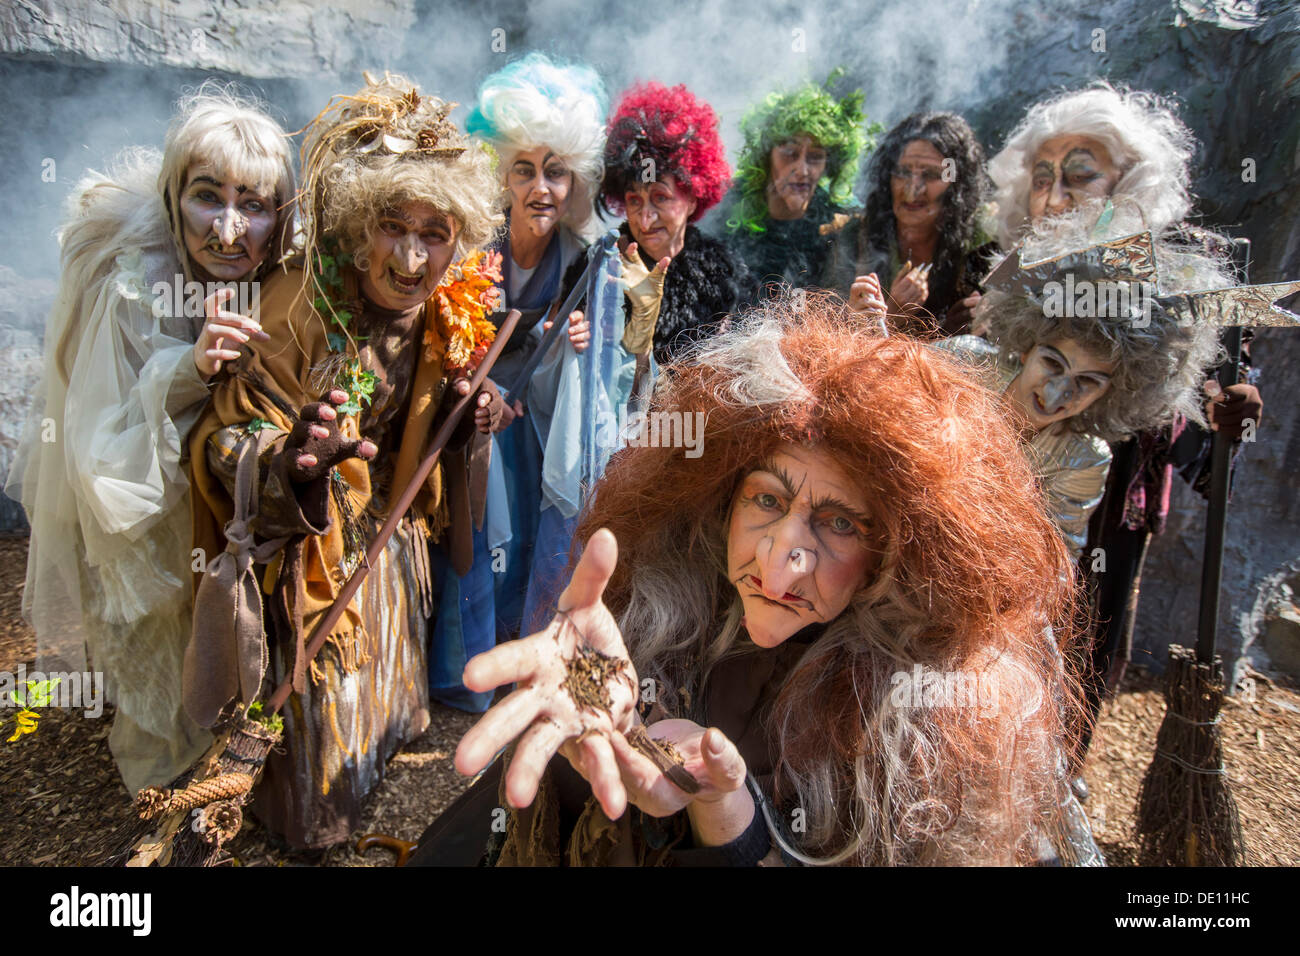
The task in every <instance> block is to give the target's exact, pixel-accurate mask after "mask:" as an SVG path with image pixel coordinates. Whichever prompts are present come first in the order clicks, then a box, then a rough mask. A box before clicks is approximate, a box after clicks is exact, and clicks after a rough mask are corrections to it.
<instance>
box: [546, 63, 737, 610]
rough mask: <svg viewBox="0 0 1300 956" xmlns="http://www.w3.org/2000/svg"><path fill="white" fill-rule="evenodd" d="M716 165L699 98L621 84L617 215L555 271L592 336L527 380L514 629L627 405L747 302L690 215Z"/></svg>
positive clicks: (618, 434)
mask: <svg viewBox="0 0 1300 956" xmlns="http://www.w3.org/2000/svg"><path fill="white" fill-rule="evenodd" d="M728 176H729V170H728V169H727V162H726V158H725V156H724V153H723V147H722V140H721V139H720V138H719V136H718V128H717V116H716V114H715V113H714V112H713V109H712V108H711V107H710V106H709V105H708V104H707V103H704V102H703V101H701V100H699V99H697V98H696V97H695V96H694V95H693V94H692V93H691V92H690V91H689V90H687V89H686V87H684V86H675V87H672V88H667V87H664V86H662V85H660V84H658V83H648V84H645V85H643V86H636V87H633V88H632V89H631V90H629V91H628V92H626V93H625V94H624V95H623V98H622V99H621V100H620V101H619V103H618V105H617V106H616V107H615V109H614V114H613V116H612V117H611V118H610V121H609V127H608V134H607V137H606V143H605V178H604V181H603V183H602V184H601V191H600V197H599V201H600V204H601V206H602V207H603V208H604V209H605V210H607V211H609V212H612V213H614V214H618V215H625V216H626V219H625V221H624V222H623V223H622V224H621V225H620V226H619V228H618V230H617V232H616V233H611V234H608V235H606V236H605V237H604V238H602V240H601V241H599V242H597V243H594V244H593V246H592V250H591V252H590V253H589V256H588V258H587V260H586V261H585V262H577V263H575V264H574V265H573V266H572V267H571V268H570V270H569V275H568V276H566V277H565V291H566V294H567V292H568V291H569V290H571V289H573V288H574V287H575V286H577V285H578V283H579V282H581V281H585V282H586V283H587V285H586V289H585V294H586V300H587V303H586V304H587V318H588V320H589V322H590V325H591V335H592V340H591V347H590V348H589V349H588V351H587V352H586V353H584V354H583V355H582V356H581V357H580V358H579V357H577V356H573V355H572V354H571V353H566V352H560V353H559V354H555V355H552V356H548V360H547V362H546V363H544V364H543V365H542V366H541V367H540V368H539V369H538V370H537V372H536V374H535V375H534V376H533V379H532V383H531V388H532V389H533V390H534V391H535V392H541V393H543V394H546V395H555V396H556V397H555V399H554V401H548V403H547V404H548V406H549V409H550V412H549V418H548V419H545V420H543V419H541V418H538V419H537V420H536V425H537V429H538V434H539V436H540V437H541V440H542V447H543V464H542V510H541V516H540V518H539V522H538V534H537V544H536V546H535V548H534V553H533V563H532V566H531V573H530V577H529V582H528V594H527V598H526V600H525V605H524V629H525V630H527V631H532V630H536V629H537V628H538V627H540V626H542V625H543V624H544V623H545V622H546V621H547V620H549V619H550V608H551V606H552V605H553V603H554V600H555V597H556V595H558V593H559V591H560V589H561V588H562V587H563V583H564V582H563V576H562V573H561V572H562V570H563V568H564V566H565V564H566V563H567V561H568V553H569V546H570V543H571V542H572V539H573V531H574V528H575V527H576V524H577V516H578V512H579V511H580V510H581V508H582V505H583V503H584V500H585V497H586V495H587V494H588V493H589V491H590V489H591V488H592V487H594V485H595V483H596V481H598V480H599V478H600V475H601V472H602V471H603V470H604V466H605V462H606V461H607V460H608V459H609V456H610V454H611V452H612V451H613V450H614V448H615V447H617V445H618V444H619V443H620V442H622V441H623V438H624V436H625V428H624V426H625V425H626V424H627V423H628V418H629V412H630V413H631V415H632V418H633V419H634V420H635V419H636V416H637V415H639V414H640V412H641V411H642V410H643V408H644V402H645V400H646V397H647V396H648V395H649V393H650V391H651V389H652V387H653V382H654V380H655V374H656V369H657V363H661V362H667V361H669V360H671V359H672V358H673V357H674V356H676V355H677V354H678V353H679V352H681V351H682V350H683V349H685V348H686V347H688V346H689V345H690V344H691V343H692V342H694V341H696V340H699V339H701V338H704V337H707V336H709V335H711V334H713V333H714V332H716V331H717V329H718V328H720V327H721V325H722V324H723V321H724V320H725V318H726V316H727V315H728V314H729V313H730V312H732V311H733V310H735V309H736V308H737V307H738V306H740V305H741V304H742V303H744V302H746V301H748V298H749V296H750V294H751V293H750V282H749V274H748V271H747V270H746V268H745V265H744V263H743V262H741V261H740V260H738V259H736V258H735V257H734V256H733V255H732V254H731V252H730V251H729V250H728V249H727V247H726V246H725V245H724V244H723V243H721V242H720V241H718V240H717V239H713V238H711V237H709V236H706V235H705V234H704V233H702V232H700V230H699V229H697V228H696V227H695V226H694V223H695V222H696V221H697V220H698V219H699V218H700V217H701V216H703V215H704V213H705V212H707V211H708V210H709V209H710V208H712V207H713V206H714V205H715V204H717V202H718V201H719V200H720V199H721V198H722V195H723V192H724V191H725V189H726V186H727V179H728ZM615 243H617V245H615ZM588 265H590V269H588V271H587V272H586V279H585V280H584V279H583V270H584V269H585V268H587V267H588ZM619 289H621V290H622V294H617V290H619ZM611 290H613V291H611ZM536 411H537V410H536V409H534V412H535V413H536ZM641 421H642V422H644V421H645V420H644V419H641ZM678 437H679V439H680V438H682V437H684V436H682V435H679V436H678Z"/></svg>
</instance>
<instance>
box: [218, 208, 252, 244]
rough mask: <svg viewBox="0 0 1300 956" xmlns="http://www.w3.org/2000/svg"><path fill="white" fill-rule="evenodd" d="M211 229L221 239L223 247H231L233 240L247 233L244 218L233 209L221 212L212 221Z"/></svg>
mask: <svg viewBox="0 0 1300 956" xmlns="http://www.w3.org/2000/svg"><path fill="white" fill-rule="evenodd" d="M212 228H213V230H214V231H215V232H216V234H217V236H218V238H220V239H221V244H222V245H225V246H233V245H234V244H235V240H236V239H238V238H239V237H240V236H242V235H243V234H244V233H245V232H247V231H248V225H247V223H245V222H244V217H243V216H241V215H240V214H239V213H238V212H236V211H235V210H234V209H226V210H225V211H224V212H222V213H221V215H220V216H218V217H217V218H216V219H214V220H213V221H212Z"/></svg>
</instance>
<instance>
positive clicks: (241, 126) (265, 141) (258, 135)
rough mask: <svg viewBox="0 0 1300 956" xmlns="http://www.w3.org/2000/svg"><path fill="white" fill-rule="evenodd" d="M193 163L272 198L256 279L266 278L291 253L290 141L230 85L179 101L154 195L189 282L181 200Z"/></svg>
mask: <svg viewBox="0 0 1300 956" xmlns="http://www.w3.org/2000/svg"><path fill="white" fill-rule="evenodd" d="M195 163H209V164H211V165H212V166H213V167H214V168H215V169H216V170H217V173H218V174H219V175H220V176H222V177H224V178H229V179H234V180H238V181H239V182H240V183H242V184H244V185H247V186H250V187H251V188H253V189H256V190H257V191H258V192H259V193H261V194H263V195H265V196H271V197H274V201H275V208H276V214H277V219H276V224H275V232H274V233H273V235H272V241H271V246H270V249H269V250H268V252H267V254H266V259H265V260H264V261H263V262H262V265H261V266H260V267H259V268H258V270H257V276H264V275H266V274H267V273H268V272H270V270H271V269H272V268H274V267H275V266H276V265H277V264H278V263H279V261H280V259H281V258H282V257H283V256H284V255H285V253H287V252H288V251H289V243H290V240H291V238H292V236H293V200H294V196H295V194H296V192H297V186H296V184H295V181H294V174H293V150H292V148H291V147H290V144H289V138H288V136H286V135H285V132H284V130H282V129H281V128H280V126H279V124H277V123H276V122H275V120H273V119H271V117H270V116H268V115H267V114H266V111H265V109H264V108H263V106H262V104H261V103H259V102H258V101H257V100H255V99H252V98H250V97H248V96H245V95H243V94H241V93H239V92H238V90H237V88H236V87H234V86H233V85H229V86H226V85H222V84H220V83H217V82H216V81H214V80H208V81H207V82H205V83H204V84H203V85H202V86H200V87H199V88H198V89H197V90H195V91H194V92H192V93H188V94H186V95H185V96H183V97H181V100H180V102H179V103H178V104H177V108H176V116H175V118H174V119H173V120H172V123H171V126H170V127H169V128H168V129H167V141H166V145H165V146H164V147H163V159H162V169H161V171H160V172H159V174H158V191H159V193H160V194H161V195H162V197H163V204H164V205H165V207H166V210H167V219H168V224H169V225H170V227H171V231H172V235H173V236H174V237H175V240H176V250H177V254H178V255H179V256H180V261H181V262H182V263H184V266H185V273H186V277H187V278H192V276H191V275H190V273H191V267H190V264H189V256H188V255H187V254H186V251H185V241H184V238H183V237H184V231H183V224H182V222H181V210H180V202H179V198H180V195H181V193H182V191H184V189H185V185H186V174H187V173H188V171H189V169H190V167H191V166H192V165H194V164H195Z"/></svg>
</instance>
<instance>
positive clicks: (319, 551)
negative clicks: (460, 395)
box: [189, 267, 447, 689]
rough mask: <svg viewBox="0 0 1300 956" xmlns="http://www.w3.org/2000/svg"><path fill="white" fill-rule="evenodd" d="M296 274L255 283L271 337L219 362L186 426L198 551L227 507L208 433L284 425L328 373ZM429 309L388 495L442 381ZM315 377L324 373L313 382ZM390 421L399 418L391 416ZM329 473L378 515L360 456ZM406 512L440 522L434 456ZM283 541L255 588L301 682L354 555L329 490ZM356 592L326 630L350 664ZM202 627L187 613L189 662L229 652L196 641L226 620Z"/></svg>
mask: <svg viewBox="0 0 1300 956" xmlns="http://www.w3.org/2000/svg"><path fill="white" fill-rule="evenodd" d="M303 282H304V273H303V271H302V269H301V268H294V267H290V268H288V269H286V270H283V271H279V272H276V273H275V274H274V275H272V277H271V278H270V279H269V280H268V281H266V282H264V283H263V284H262V288H261V300H260V319H261V323H262V327H263V329H264V330H265V331H266V333H267V334H268V335H269V336H270V337H271V338H270V341H267V342H254V343H252V346H251V348H249V349H248V350H247V351H246V354H245V355H244V357H243V358H241V359H239V360H238V361H237V362H233V363H230V364H229V365H228V366H227V367H226V369H225V371H223V373H222V374H221V377H220V378H219V379H218V381H217V384H216V386H215V388H214V389H213V393H212V403H211V405H210V406H209V408H208V410H207V412H206V413H205V414H204V416H203V417H202V418H201V419H200V420H199V423H198V425H197V426H195V428H194V430H193V431H192V432H191V433H190V438H189V451H190V467H191V481H192V486H193V494H192V498H191V500H192V509H193V521H194V544H193V546H194V547H195V548H201V549H203V551H202V553H203V554H204V555H206V556H207V557H208V559H209V560H210V559H212V558H214V557H215V556H216V555H218V554H220V553H221V552H222V551H224V550H225V549H226V546H227V542H226V538H225V535H224V533H223V529H224V528H225V526H226V523H227V522H228V521H230V519H231V518H232V517H233V515H234V508H233V503H232V501H231V499H230V495H229V494H228V493H227V491H226V488H225V485H224V484H223V483H222V482H221V480H220V479H219V478H218V477H217V476H216V475H215V474H213V472H212V471H211V469H210V468H209V466H208V457H207V446H208V441H209V439H211V438H212V437H213V436H214V435H216V434H217V433H218V432H219V431H221V430H222V429H223V428H226V427H229V426H232V425H234V426H238V425H245V424H247V423H248V422H250V421H252V420H253V419H254V418H260V419H262V420H264V421H266V422H269V423H270V425H271V426H272V427H274V428H276V429H278V430H280V431H283V432H288V431H290V430H291V429H292V428H293V424H294V421H295V420H296V417H297V412H298V410H300V409H301V408H302V407H303V406H304V405H307V404H310V403H312V402H317V401H320V400H322V397H323V396H324V395H325V394H327V393H328V391H329V390H330V388H331V387H332V378H333V375H332V374H329V375H321V374H313V373H314V372H315V371H316V370H318V369H324V368H326V367H327V363H328V361H329V359H330V349H329V344H328V339H327V326H326V322H325V321H324V320H323V319H322V318H321V317H320V316H319V315H318V314H317V313H316V311H315V310H314V309H313V308H312V307H311V305H310V303H311V300H312V298H313V296H312V293H311V292H310V290H308V289H305V288H303ZM435 308H436V307H435V305H434V300H430V301H429V302H428V303H426V305H425V310H424V314H423V316H422V322H421V324H420V325H418V326H417V328H416V334H418V335H421V336H422V337H424V330H426V329H429V328H432V329H433V330H434V334H433V335H432V336H429V337H428V341H427V342H426V343H425V347H424V348H421V349H419V350H418V358H417V368H416V370H415V375H414V381H413V383H412V387H411V397H410V404H409V410H408V414H407V417H406V421H405V423H404V424H403V425H402V426H400V427H401V428H402V431H401V444H400V446H399V450H398V454H397V461H396V465H395V467H394V473H393V481H392V485H391V487H392V489H393V494H394V496H395V495H396V494H397V493H398V492H399V490H400V489H402V488H404V487H405V486H406V484H407V483H408V482H409V481H410V479H411V476H412V475H413V474H414V472H415V469H416V467H417V465H418V464H419V461H420V458H421V455H422V453H423V451H424V450H425V448H426V447H427V445H428V442H429V436H430V434H431V432H432V429H433V425H434V420H435V416H436V413H437V411H438V407H439V404H440V400H441V397H442V393H443V390H444V388H445V385H446V378H445V374H444V369H443V359H444V356H445V343H446V330H445V328H444V323H443V322H441V321H440V319H439V316H438V315H437V313H436V311H435ZM323 378H324V379H327V380H325V381H322V379H323ZM393 427H394V428H397V427H399V426H398V424H397V423H396V422H395V423H394V425H393ZM339 431H340V433H341V434H343V435H346V436H347V437H350V438H356V437H359V434H358V428H357V422H356V419H355V417H353V416H351V415H349V416H344V417H343V420H342V422H341V424H340V427H339ZM337 472H338V474H339V475H340V476H341V477H342V478H343V480H344V481H345V482H346V483H347V487H348V493H347V500H348V503H349V505H350V506H351V508H352V511H353V513H354V514H357V515H360V514H362V513H363V512H369V513H370V514H372V515H373V516H374V517H375V518H379V519H382V518H383V517H384V516H385V515H384V513H383V512H384V511H386V507H387V506H386V504H382V505H381V503H379V502H372V501H371V495H372V492H371V486H370V467H369V464H368V463H367V462H365V461H363V460H361V459H359V458H352V459H349V460H347V461H344V462H342V463H341V464H339V465H338V466H337ZM413 512H414V513H415V514H419V515H424V516H425V517H426V518H427V520H428V526H429V528H430V529H431V530H432V532H433V533H434V535H435V537H436V536H438V535H439V534H440V533H441V532H442V530H443V528H444V527H445V526H446V524H447V508H446V502H445V500H444V494H443V473H442V468H441V465H440V466H439V467H438V468H435V469H434V470H433V472H432V473H431V474H430V476H429V479H428V481H427V483H426V487H425V488H424V489H423V491H422V493H421V494H420V496H419V497H418V498H417V499H416V503H415V506H414V508H413ZM291 549H293V553H292V555H291V556H289V557H288V558H286V559H285V560H283V561H281V560H273V561H272V562H271V563H270V564H269V565H268V568H267V573H266V577H265V580H264V584H263V587H264V590H265V591H266V593H268V594H276V595H277V603H278V604H279V605H280V610H281V611H282V613H284V614H285V616H286V617H287V620H288V621H289V622H292V629H293V630H294V631H296V632H297V633H296V634H295V635H294V639H295V642H296V643H297V645H298V654H297V655H296V657H295V660H296V662H297V663H296V664H295V667H294V685H295V688H298V689H301V687H302V680H303V671H304V667H305V662H304V661H303V659H302V657H303V655H302V653H301V651H302V646H303V641H304V638H305V637H306V635H308V634H310V633H311V632H312V630H313V628H314V627H315V625H316V623H317V622H318V621H319V620H320V618H321V616H322V615H324V614H325V613H326V611H328V610H329V607H330V605H331V604H332V603H333V601H334V598H335V596H336V595H337V594H338V592H339V589H340V588H341V587H342V585H343V583H344V582H345V581H346V580H347V573H346V572H347V571H348V570H350V568H349V567H345V561H346V559H347V558H348V557H352V558H353V559H354V560H355V558H356V556H355V555H348V554H347V553H346V552H345V545H344V534H343V522H342V521H341V520H340V515H339V514H338V502H337V500H336V498H335V496H333V495H331V496H330V500H329V524H328V527H327V528H326V530H325V532H324V533H323V534H319V535H304V536H302V537H300V538H296V539H294V540H293V541H292V542H291V543H290V544H289V545H288V546H287V547H286V549H285V554H286V555H288V554H289V552H290V551H291ZM298 549H300V550H298ZM196 580H197V579H196ZM357 600H359V595H358V597H357V598H354V599H353V604H352V605H350V606H349V607H348V609H347V611H346V613H345V614H344V615H343V617H342V618H341V619H340V621H339V623H338V624H337V625H336V626H335V628H334V630H333V631H332V632H331V634H330V641H331V642H332V643H334V644H335V645H336V646H337V647H338V648H339V649H340V651H341V656H342V659H343V660H345V661H352V662H353V663H354V664H355V663H359V661H358V654H357V649H356V644H357V638H358V636H359V635H357V634H356V630H357V628H358V625H359V623H360V615H359V613H358V612H357V610H356V601H357ZM204 627H205V626H204V624H203V623H202V622H197V621H196V628H195V634H194V636H193V638H192V641H193V642H194V643H195V644H196V645H197V646H196V647H195V648H193V650H196V651H198V654H197V656H196V658H195V663H196V664H201V663H202V662H203V661H208V662H212V663H215V662H217V661H226V660H229V657H228V655H221V654H219V653H208V652H206V651H205V649H204V647H205V642H210V645H215V644H218V643H219V642H220V641H222V640H232V639H233V638H234V635H230V634H228V633H223V632H224V631H225V630H226V627H225V626H224V625H222V624H221V623H220V622H212V627H211V628H210V629H209V630H211V633H208V634H206V635H201V633H200V631H201V630H202V629H204ZM210 645H209V646H210ZM222 666H224V665H222ZM209 676H210V677H211V678H212V679H213V682H214V683H221V680H220V678H223V677H227V676H228V675H216V674H213V675H209Z"/></svg>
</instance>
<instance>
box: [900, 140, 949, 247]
mask: <svg viewBox="0 0 1300 956" xmlns="http://www.w3.org/2000/svg"><path fill="white" fill-rule="evenodd" d="M943 172H944V169H943V153H941V152H939V151H938V150H937V149H935V148H934V146H932V145H931V144H930V143H928V142H926V141H925V140H923V139H914V140H910V141H909V142H908V143H907V144H906V145H905V146H904V147H903V151H902V152H901V153H900V154H899V156H898V162H897V163H895V164H894V172H893V173H892V174H891V175H890V179H889V187H890V190H891V195H892V198H893V203H894V220H895V222H897V224H898V225H899V227H901V228H905V229H929V230H934V231H936V232H937V231H938V229H939V218H940V217H941V216H942V215H943V194H944V193H945V192H946V191H947V189H948V182H947V181H946V180H945V179H944V178H943Z"/></svg>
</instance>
